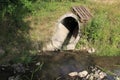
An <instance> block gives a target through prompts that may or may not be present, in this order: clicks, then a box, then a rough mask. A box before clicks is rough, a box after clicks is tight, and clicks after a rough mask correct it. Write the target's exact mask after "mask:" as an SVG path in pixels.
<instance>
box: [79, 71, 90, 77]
mask: <svg viewBox="0 0 120 80" xmlns="http://www.w3.org/2000/svg"><path fill="white" fill-rule="evenodd" d="M87 74H88V72H87V71H82V72H79V73H78V76H79V77H85V76H87Z"/></svg>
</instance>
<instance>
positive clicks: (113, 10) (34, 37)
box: [0, 0, 120, 61]
mask: <svg viewBox="0 0 120 80" xmlns="http://www.w3.org/2000/svg"><path fill="white" fill-rule="evenodd" d="M115 1H116V0H115ZM78 5H84V6H86V7H87V8H89V10H90V12H91V13H92V14H93V18H92V19H91V21H89V22H88V23H87V24H86V26H84V27H82V26H81V28H82V30H81V33H82V36H81V39H80V41H79V43H78V44H77V46H76V48H77V49H80V48H81V46H82V45H88V46H92V47H94V48H95V49H96V54H98V55H100V56H104V55H107V56H116V55H120V11H119V10H120V7H119V5H120V2H119V1H118V2H117V3H112V4H111V3H110V4H109V2H108V3H105V2H102V1H101V2H97V1H94V0H77V2H70V1H64V2H54V1H53V2H44V1H40V0H36V2H33V3H32V6H31V7H32V12H30V13H28V15H24V16H22V18H21V17H18V18H19V19H17V20H18V21H19V22H18V23H16V24H15V23H13V22H14V21H12V19H11V20H10V21H7V20H6V21H5V22H4V24H3V25H2V26H3V27H2V28H3V29H2V30H0V34H1V36H0V44H1V45H2V46H3V49H4V50H5V55H6V54H7V55H9V56H10V57H11V55H15V54H22V55H23V58H20V59H22V60H23V61H24V60H26V58H27V56H24V55H28V54H36V53H37V52H38V50H40V49H41V48H42V46H43V45H44V44H45V43H46V42H48V41H49V40H50V38H51V36H52V34H53V31H54V30H55V27H56V26H55V25H56V23H57V20H58V19H59V18H60V17H61V16H62V15H64V14H66V13H68V12H71V7H72V6H78ZM19 10H20V9H19ZM21 12H22V11H21ZM17 13H19V14H18V16H19V15H21V13H20V12H17ZM16 16H17V15H16ZM20 19H21V21H20ZM8 26H10V27H8ZM16 26H17V27H16ZM28 61H29V59H28Z"/></svg>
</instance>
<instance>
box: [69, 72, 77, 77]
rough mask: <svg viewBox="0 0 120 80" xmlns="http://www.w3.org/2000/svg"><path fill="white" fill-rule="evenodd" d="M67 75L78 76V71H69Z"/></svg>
mask: <svg viewBox="0 0 120 80" xmlns="http://www.w3.org/2000/svg"><path fill="white" fill-rule="evenodd" d="M68 75H69V76H71V77H74V76H78V72H70V73H69V74H68Z"/></svg>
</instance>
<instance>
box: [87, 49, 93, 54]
mask: <svg viewBox="0 0 120 80" xmlns="http://www.w3.org/2000/svg"><path fill="white" fill-rule="evenodd" d="M87 51H88V53H94V52H95V49H94V48H91V49H88V50H87Z"/></svg>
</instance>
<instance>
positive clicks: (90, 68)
mask: <svg viewBox="0 0 120 80" xmlns="http://www.w3.org/2000/svg"><path fill="white" fill-rule="evenodd" d="M0 80H120V56H114V57H108V56H96V55H91V54H88V53H87V52H85V51H51V52H50V51H49V52H41V53H40V54H39V55H36V56H33V61H32V62H30V63H28V64H24V63H11V61H10V63H7V64H1V65H0Z"/></svg>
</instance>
